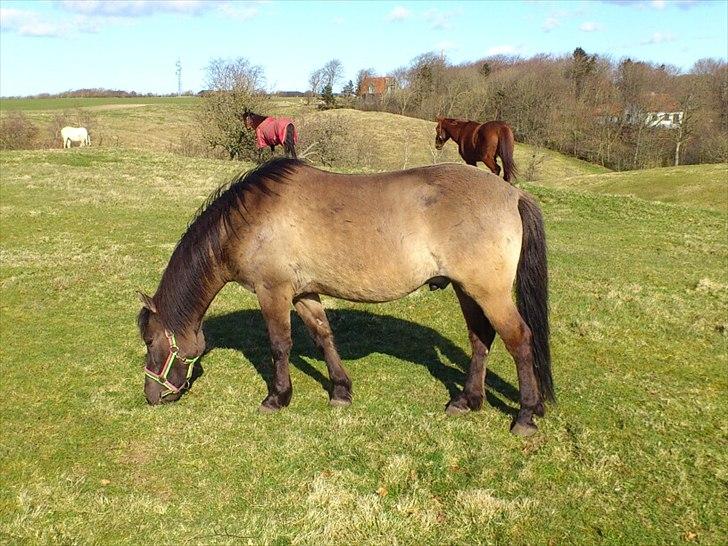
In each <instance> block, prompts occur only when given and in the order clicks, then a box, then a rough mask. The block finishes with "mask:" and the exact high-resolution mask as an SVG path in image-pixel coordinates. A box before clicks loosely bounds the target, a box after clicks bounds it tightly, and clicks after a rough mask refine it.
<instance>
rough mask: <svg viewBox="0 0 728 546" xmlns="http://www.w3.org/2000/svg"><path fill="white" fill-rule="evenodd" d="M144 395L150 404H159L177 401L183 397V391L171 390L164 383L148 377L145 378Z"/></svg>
mask: <svg viewBox="0 0 728 546" xmlns="http://www.w3.org/2000/svg"><path fill="white" fill-rule="evenodd" d="M144 397H145V398H146V399H147V403H148V404H149V405H150V406H159V405H160V404H167V403H169V402H176V401H177V400H179V399H180V398H181V397H182V391H181V390H180V391H179V392H171V391H169V390H168V389H167V388H165V387H164V385H160V384H159V383H157V382H156V381H154V380H152V379H150V378H148V377H146V378H145V380H144Z"/></svg>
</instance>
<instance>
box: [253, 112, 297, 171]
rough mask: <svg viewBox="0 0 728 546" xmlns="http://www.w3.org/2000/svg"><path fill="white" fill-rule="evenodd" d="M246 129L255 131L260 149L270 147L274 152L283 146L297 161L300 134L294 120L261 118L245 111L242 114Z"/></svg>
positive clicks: (270, 117) (289, 155)
mask: <svg viewBox="0 0 728 546" xmlns="http://www.w3.org/2000/svg"><path fill="white" fill-rule="evenodd" d="M239 117H240V119H242V120H243V123H244V124H245V127H246V128H247V129H251V130H253V131H255V137H256V143H257V145H258V148H259V149H262V148H265V147H270V151H271V152H274V151H275V149H276V146H278V145H282V146H283V150H284V151H285V153H286V155H288V157H292V158H293V159H296V158H297V156H296V143H297V142H298V134H297V133H296V127H295V126H294V125H293V120H291V119H290V118H284V117H278V118H274V117H272V116H261V115H259V114H254V113H253V112H251V111H250V110H245V111H244V112H243V113H242V114H240V116H239Z"/></svg>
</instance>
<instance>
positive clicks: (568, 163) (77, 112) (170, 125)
mask: <svg viewBox="0 0 728 546" xmlns="http://www.w3.org/2000/svg"><path fill="white" fill-rule="evenodd" d="M200 100H201V99H199V98H198V97H134V98H131V97H130V98H117V97H109V98H55V99H17V100H7V99H4V100H3V101H2V102H1V103H0V115H9V114H11V113H12V112H14V111H22V113H23V114H24V115H25V116H27V118H28V119H29V120H30V121H32V122H33V123H34V124H36V126H37V128H38V130H39V134H40V135H41V136H43V137H44V138H46V139H47V140H48V139H50V142H52V143H53V144H55V145H57V146H58V147H60V145H61V144H60V137H59V136H58V135H57V134H56V135H55V136H54V135H53V131H54V130H55V125H57V122H56V117H57V116H59V115H62V116H64V118H65V120H64V121H65V123H67V124H70V125H77V124H78V125H81V124H86V123H88V124H89V125H88V126H89V128H90V130H91V141H92V143H93V145H95V146H103V147H119V148H137V149H144V150H159V151H173V152H177V153H183V154H185V155H197V154H198V153H204V151H205V150H206V145H205V143H204V142H202V140H201V138H200V132H199V130H198V129H199V121H198V120H197V116H196V113H197V106H198V104H199V101H200ZM260 113H261V114H268V115H286V116H290V117H291V118H293V120H294V122H295V123H296V126H297V128H298V130H299V133H300V136H301V144H300V146H299V151H303V150H304V149H305V148H306V146H307V145H308V144H311V142H312V141H315V139H316V137H315V135H314V133H315V126H316V125H318V126H319V128H320V126H321V125H329V126H332V125H333V126H337V127H339V128H340V129H343V131H341V132H342V133H343V135H344V138H343V140H342V142H341V143H340V145H341V146H342V147H345V148H346V152H347V153H348V154H349V155H350V160H349V161H348V163H347V167H346V168H347V169H356V170H369V171H383V170H397V169H403V168H408V167H415V166H418V165H430V164H432V163H437V162H444V161H453V162H458V163H460V162H462V159H461V158H460V156H459V155H458V151H457V146H456V145H455V144H454V143H453V142H448V143H447V144H445V148H444V149H443V150H442V151H437V150H435V147H434V144H435V122H434V121H427V120H423V119H418V118H412V117H407V116H400V115H397V114H390V113H386V112H362V111H359V110H352V109H337V110H327V111H318V110H316V109H315V108H314V107H313V106H311V105H309V104H307V101H306V100H304V99H302V98H297V97H271V98H270V100H269V102H268V104H267V107H266V110H265V111H263V112H260ZM82 118H88V121H83V120H82ZM515 160H516V165H517V166H518V169H519V171H520V176H519V179H520V180H547V179H548V180H553V179H560V178H563V177H574V176H581V175H588V174H596V173H602V172H610V171H609V170H608V169H605V168H604V167H600V166H597V165H593V164H591V163H587V162H585V161H581V160H578V159H575V158H571V157H568V156H565V155H562V154H560V153H558V152H553V151H550V150H546V149H535V148H533V147H531V146H527V145H523V144H517V145H516V150H515ZM480 167H481V168H485V166H484V165H482V164H481V165H480Z"/></svg>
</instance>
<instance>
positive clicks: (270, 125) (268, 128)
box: [255, 117, 298, 148]
mask: <svg viewBox="0 0 728 546" xmlns="http://www.w3.org/2000/svg"><path fill="white" fill-rule="evenodd" d="M292 123H293V120H292V119H291V118H272V117H269V118H265V119H264V120H263V121H262V122H261V124H260V125H258V127H257V128H256V129H255V136H256V137H257V139H258V148H266V147H268V146H276V145H278V144H283V143H284V142H285V141H286V129H287V128H288V126H289V125H290V124H292ZM293 143H294V144H296V143H298V132H297V131H296V128H295V127H294V128H293Z"/></svg>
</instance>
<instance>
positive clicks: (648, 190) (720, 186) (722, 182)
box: [544, 164, 728, 212]
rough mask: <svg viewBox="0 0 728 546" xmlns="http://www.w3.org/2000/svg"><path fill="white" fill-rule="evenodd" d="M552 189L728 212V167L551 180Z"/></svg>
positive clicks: (636, 172)
mask: <svg viewBox="0 0 728 546" xmlns="http://www.w3.org/2000/svg"><path fill="white" fill-rule="evenodd" d="M544 183H545V184H546V185H548V186H550V187H560V188H571V189H579V190H585V191H589V192H598V193H606V194H616V195H632V196H635V197H639V198H641V199H649V200H653V201H664V202H666V203H679V204H684V205H691V206H696V207H701V208H706V209H712V210H717V211H721V212H728V165H724V164H718V165H683V166H680V167H661V168H657V169H645V170H641V171H625V172H612V173H609V174H606V175H605V174H599V175H585V176H575V177H570V178H562V179H555V178H551V179H547V180H546V181H545V182H544Z"/></svg>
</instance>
